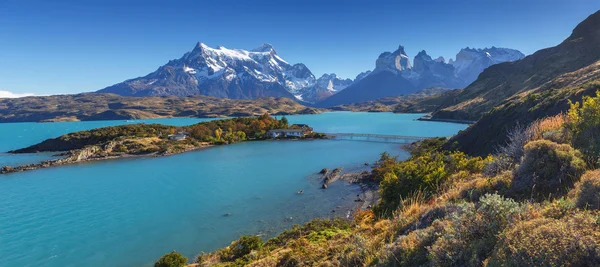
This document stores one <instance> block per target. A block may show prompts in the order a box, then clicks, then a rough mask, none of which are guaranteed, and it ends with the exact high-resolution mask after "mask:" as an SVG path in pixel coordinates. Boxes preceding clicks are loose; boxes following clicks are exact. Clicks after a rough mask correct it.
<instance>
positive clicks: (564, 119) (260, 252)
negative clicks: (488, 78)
mask: <svg viewBox="0 0 600 267" xmlns="http://www.w3.org/2000/svg"><path fill="white" fill-rule="evenodd" d="M586 101H587V102H588V103H589V101H590V100H588V99H586ZM593 101H600V95H599V96H597V97H595V98H594V99H593ZM584 106H586V105H585V103H584V104H583V105H581V104H580V105H577V104H574V105H571V110H570V112H569V114H585V113H586V112H587V111H585V109H586V108H587V109H589V106H588V107H584ZM596 116H600V113H598V115H596ZM572 119H573V117H572V116H565V115H558V116H555V117H549V118H545V119H542V120H539V121H536V122H534V123H532V124H531V125H529V126H527V127H518V128H515V130H514V131H512V134H511V135H510V136H509V139H508V142H507V143H506V144H505V146H504V147H502V148H500V149H498V151H499V152H498V154H496V155H494V156H490V157H487V158H480V157H469V156H467V155H465V154H463V153H460V152H453V151H446V150H443V149H440V148H439V146H440V144H441V141H440V140H428V141H425V142H420V143H418V144H416V145H414V146H413V147H412V156H411V158H409V159H408V160H406V161H403V162H400V161H398V160H397V159H396V158H394V157H391V156H390V155H389V154H387V153H383V154H382V156H381V159H380V160H379V161H378V162H377V163H376V164H375V166H374V168H373V173H372V174H373V177H374V179H377V180H378V181H379V182H380V193H381V197H382V199H381V202H380V203H379V205H377V207H375V209H374V210H373V211H358V212H357V213H356V214H355V216H354V218H353V219H350V220H345V219H335V220H321V219H318V220H315V221H312V222H310V223H307V224H305V225H303V226H295V227H294V228H292V229H290V230H288V231H285V232H284V233H282V234H280V235H279V236H277V237H274V238H272V239H270V240H268V241H267V242H265V243H264V244H263V245H254V246H252V248H251V249H243V250H240V251H242V253H240V254H239V255H242V254H243V256H241V257H221V256H219V255H222V254H223V253H224V252H225V251H234V250H236V247H237V245H236V244H238V243H237V242H241V243H248V241H247V238H242V239H240V240H239V241H234V242H233V243H232V246H229V247H228V248H224V249H221V250H218V251H216V252H214V253H211V254H205V255H202V256H201V257H200V259H199V261H198V263H199V265H200V266H239V265H245V266H598V265H600V169H594V168H595V165H593V164H592V165H589V164H585V162H584V160H583V158H587V157H588V155H590V154H586V153H593V152H588V151H586V150H584V149H585V147H582V145H583V146H585V144H582V143H580V142H577V141H574V140H577V138H573V139H572V138H571V137H574V136H576V135H577V134H578V133H577V132H576V131H579V129H586V127H580V126H581V125H590V123H587V122H586V121H585V120H586V119H583V120H582V121H578V120H572ZM592 125H593V124H592ZM592 128H593V127H592ZM579 151H586V152H584V153H581V152H579ZM582 174H583V175H582ZM250 243H252V244H255V243H257V244H261V242H258V241H256V242H255V243H254V242H250ZM225 254H226V255H229V254H227V253H225Z"/></svg>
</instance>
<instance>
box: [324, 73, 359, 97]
mask: <svg viewBox="0 0 600 267" xmlns="http://www.w3.org/2000/svg"><path fill="white" fill-rule="evenodd" d="M352 82H353V81H352V80H351V79H343V78H340V77H338V76H337V75H336V74H335V73H331V74H327V73H325V74H323V76H321V77H320V78H319V79H317V84H316V86H317V87H318V88H320V89H326V90H328V91H332V92H339V91H342V90H344V89H346V87H348V85H350V84H352Z"/></svg>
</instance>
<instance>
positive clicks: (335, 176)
mask: <svg viewBox="0 0 600 267" xmlns="http://www.w3.org/2000/svg"><path fill="white" fill-rule="evenodd" d="M319 174H321V179H322V181H323V184H322V186H321V188H323V189H327V187H328V186H329V185H330V184H331V183H334V182H336V181H346V182H348V183H351V184H355V185H358V186H359V187H360V190H361V194H359V195H358V196H357V199H356V200H355V202H357V203H360V205H357V208H358V209H361V210H367V209H370V208H371V207H373V206H374V205H375V204H377V202H378V201H379V198H380V196H379V192H378V190H379V183H377V182H375V181H373V180H372V174H371V172H370V171H367V170H366V169H365V170H362V171H353V172H347V173H343V172H342V168H335V169H333V170H332V171H329V169H327V168H325V169H322V170H321V171H320V172H319Z"/></svg>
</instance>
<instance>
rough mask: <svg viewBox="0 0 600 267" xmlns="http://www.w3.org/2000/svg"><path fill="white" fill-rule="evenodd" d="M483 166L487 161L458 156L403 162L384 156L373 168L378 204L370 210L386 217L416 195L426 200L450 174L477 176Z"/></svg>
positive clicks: (432, 156)
mask: <svg viewBox="0 0 600 267" xmlns="http://www.w3.org/2000/svg"><path fill="white" fill-rule="evenodd" d="M486 162H487V159H482V158H480V157H467V156H466V155H465V154H464V153H462V152H452V153H442V152H436V153H431V154H426V155H421V156H413V157H411V158H410V159H408V160H406V161H403V162H398V161H397V159H396V158H393V157H390V156H389V155H388V154H387V153H384V154H382V157H381V159H380V160H379V161H378V162H377V163H376V164H375V166H374V168H373V174H374V177H375V179H378V180H380V181H381V182H380V189H379V192H380V194H381V201H380V203H379V204H378V205H377V206H376V207H375V209H374V210H375V212H376V213H377V214H378V215H380V216H389V215H391V214H392V212H393V211H395V210H396V209H397V208H398V207H399V206H400V204H401V200H402V198H405V197H407V196H409V195H410V194H412V193H414V192H417V191H421V192H423V193H425V195H426V196H429V195H431V194H433V193H435V192H437V191H438V190H439V189H440V186H441V185H443V184H444V183H446V182H447V180H448V178H449V177H450V176H451V175H452V174H455V173H459V172H463V171H464V172H466V173H477V172H481V171H482V170H483V168H484V167H485V164H486Z"/></svg>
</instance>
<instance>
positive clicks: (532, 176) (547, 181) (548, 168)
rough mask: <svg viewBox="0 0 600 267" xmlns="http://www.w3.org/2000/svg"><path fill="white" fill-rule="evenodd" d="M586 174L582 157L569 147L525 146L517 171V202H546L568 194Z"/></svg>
mask: <svg viewBox="0 0 600 267" xmlns="http://www.w3.org/2000/svg"><path fill="white" fill-rule="evenodd" d="M584 170H585V162H584V161H583V160H582V159H581V153H580V152H579V151H577V150H575V149H573V148H572V147H571V146H569V145H565V144H557V143H554V142H552V141H547V140H537V141H532V142H529V143H527V144H526V145H525V156H524V157H523V160H522V161H521V164H520V165H519V167H518V168H517V170H516V171H515V177H514V179H513V183H512V189H511V191H512V194H514V195H513V196H514V197H516V198H522V199H526V198H529V197H532V198H536V199H546V198H548V197H556V196H561V195H563V194H564V193H566V192H567V191H568V190H569V189H570V188H571V187H572V185H573V183H574V181H576V180H577V179H578V178H579V176H580V175H581V174H582V173H583V172H584Z"/></svg>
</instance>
